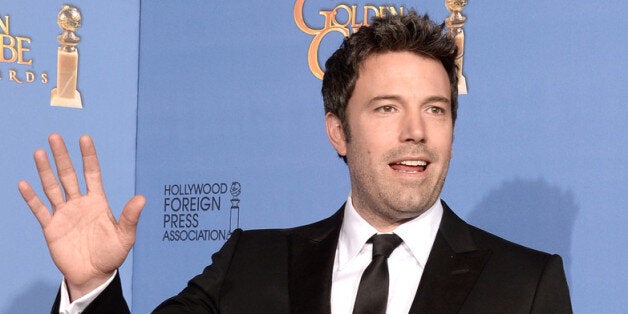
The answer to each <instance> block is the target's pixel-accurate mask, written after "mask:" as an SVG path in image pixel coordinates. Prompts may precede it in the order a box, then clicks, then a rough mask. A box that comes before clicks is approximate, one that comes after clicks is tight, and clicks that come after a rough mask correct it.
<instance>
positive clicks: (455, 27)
mask: <svg viewBox="0 0 628 314" xmlns="http://www.w3.org/2000/svg"><path fill="white" fill-rule="evenodd" d="M466 5H467V0H445V6H446V7H447V10H449V12H451V15H449V17H448V18H447V19H445V24H447V27H448V28H449V34H450V35H451V36H453V37H454V38H455V40H456V45H457V46H458V56H457V57H456V65H457V66H458V94H466V93H467V79H466V78H465V77H464V74H462V60H463V57H464V30H463V29H462V26H464V23H465V22H466V20H467V18H466V17H465V16H464V15H462V9H464V7H465V6H466Z"/></svg>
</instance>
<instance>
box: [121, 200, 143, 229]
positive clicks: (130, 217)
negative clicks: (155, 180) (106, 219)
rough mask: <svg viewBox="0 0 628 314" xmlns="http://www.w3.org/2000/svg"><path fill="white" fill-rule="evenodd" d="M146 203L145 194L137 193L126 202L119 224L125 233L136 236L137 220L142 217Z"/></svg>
mask: <svg viewBox="0 0 628 314" xmlns="http://www.w3.org/2000/svg"><path fill="white" fill-rule="evenodd" d="M145 204H146V198H144V196H142V195H135V196H134V197H133V198H131V199H130V200H129V201H128V202H127V203H126V205H125V206H124V209H122V214H121V215H120V220H119V221H118V225H119V226H120V228H121V229H122V231H123V232H124V233H125V234H127V235H129V236H131V237H132V238H135V230H136V229H137V222H138V221H139V219H140V214H141V212H142V208H144V205H145Z"/></svg>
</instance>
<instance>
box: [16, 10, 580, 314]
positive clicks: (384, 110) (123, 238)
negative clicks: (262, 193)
mask: <svg viewBox="0 0 628 314" xmlns="http://www.w3.org/2000/svg"><path fill="white" fill-rule="evenodd" d="M456 54H457V50H456V46H455V43H454V41H453V39H452V38H450V37H448V36H447V35H446V33H445V30H444V29H443V27H442V26H439V25H436V24H434V23H433V22H431V21H430V20H429V19H428V18H427V17H426V16H418V15H417V14H415V13H413V12H411V13H409V14H407V15H404V16H393V15H391V16H386V17H383V18H378V19H375V20H374V21H373V23H372V24H371V26H369V27H363V28H361V29H360V30H359V31H358V32H356V33H355V34H353V35H352V36H350V37H349V38H347V39H345V41H344V42H343V44H342V46H341V47H340V48H339V49H338V50H337V51H336V52H335V53H334V54H333V55H332V57H331V58H330V59H329V60H328V61H327V63H326V73H325V77H324V79H323V88H322V92H323V98H324V103H325V111H326V116H325V118H326V119H325V121H326V129H327V134H328V137H329V140H330V142H331V144H332V145H333V146H334V148H335V149H336V151H337V152H338V154H339V156H341V157H342V158H343V159H344V160H345V162H346V163H347V165H348V168H349V174H350V178H351V193H350V196H349V198H348V200H347V202H346V203H345V204H344V205H343V206H342V207H341V208H340V210H339V211H338V212H336V213H335V214H334V215H333V216H332V217H330V218H327V219H325V220H323V221H320V222H317V223H314V224H311V225H307V226H302V227H297V228H293V229H283V230H254V231H241V230H236V231H235V232H234V233H233V234H232V235H231V237H230V239H229V240H228V241H227V243H226V244H225V245H224V246H223V248H222V249H221V250H220V251H219V252H217V253H216V254H214V256H213V257H212V264H211V265H210V266H208V267H207V268H206V269H205V270H204V272H203V273H202V274H200V275H198V276H197V277H195V278H193V279H192V280H190V282H189V284H188V287H187V288H185V289H184V290H183V291H182V292H181V293H180V294H179V295H177V296H175V297H173V298H171V299H168V300H166V301H165V302H164V303H162V304H161V305H160V306H159V307H158V308H157V309H156V310H155V312H156V313H330V312H333V313H350V312H354V313H371V312H376V311H375V308H379V310H378V311H377V312H378V313H385V312H386V313H406V312H411V313H530V312H532V313H569V312H571V304H570V300H569V292H568V289H567V284H566V281H565V276H564V271H563V268H562V261H561V259H560V257H559V256H557V255H549V254H546V253H542V252H538V251H534V250H531V249H528V248H524V247H522V246H519V245H516V244H513V243H510V242H508V241H506V240H503V239H500V238H498V237H496V236H494V235H491V234H489V233H486V232H484V231H482V230H479V229H477V228H475V227H472V226H470V225H468V224H466V223H465V222H463V221H462V220H461V219H460V218H458V217H457V216H456V215H455V214H454V213H453V212H452V211H451V209H449V207H448V206H447V205H446V204H445V203H444V202H443V201H441V200H440V198H439V196H440V192H441V189H442V186H443V184H444V181H445V177H446V174H447V170H448V167H449V160H450V158H451V156H452V151H451V148H452V141H453V129H454V123H455V119H456V109H457V76H456V66H455V63H454V61H455V57H456ZM50 146H51V149H52V152H53V155H54V157H55V162H56V164H57V169H58V176H59V180H60V181H61V184H62V186H63V189H62V188H61V187H59V185H58V184H57V183H56V180H55V177H54V174H53V173H52V170H51V167H50V165H49V162H48V160H47V157H46V155H45V153H44V152H43V151H36V152H35V161H36V164H37V168H38V171H39V174H40V177H41V180H42V184H43V186H44V190H45V192H46V195H47V197H48V199H49V200H50V202H51V204H52V207H53V209H54V215H51V214H50V212H49V211H48V209H47V208H46V207H45V206H44V205H43V203H42V202H41V201H40V200H39V198H38V197H37V196H36V195H35V193H34V192H33V190H32V188H31V187H30V186H29V185H28V183H26V182H20V184H19V190H20V192H21V193H22V195H23V197H24V199H25V201H26V202H27V203H28V205H29V206H30V207H31V209H32V210H33V212H34V214H35V216H36V217H37V219H38V220H39V222H40V223H41V225H42V228H43V230H44V234H45V237H46V241H47V242H48V246H49V248H50V251H51V254H52V257H53V259H54V261H55V263H56V264H57V266H58V267H59V269H60V270H61V272H62V273H63V274H64V276H65V281H64V284H63V286H62V289H61V293H60V295H59V296H58V298H57V302H55V307H54V308H53V312H56V311H58V309H59V307H62V308H65V309H70V310H74V311H80V310H84V311H83V313H125V312H128V308H127V306H126V303H125V301H124V298H123V296H122V290H121V288H120V281H119V277H118V276H117V273H116V269H117V267H119V266H120V265H121V264H122V262H123V261H124V258H125V257H126V255H127V254H128V252H129V250H130V248H131V246H132V245H133V242H134V241H135V226H136V224H137V221H138V219H139V213H140V211H141V208H142V207H143V205H144V203H145V200H144V198H143V197H141V196H135V197H134V198H132V199H131V200H130V201H129V203H128V204H127V206H125V208H124V210H123V212H122V215H121V217H120V220H119V221H118V222H116V221H115V219H114V218H113V216H112V215H111V211H110V210H109V207H108V205H107V202H106V199H105V196H104V193H103V191H102V186H101V179H100V170H99V167H98V162H97V158H96V153H95V149H94V146H93V143H92V142H91V139H90V138H89V137H82V138H81V140H80V146H81V152H82V155H83V163H84V169H85V181H86V184H87V187H88V192H87V193H86V194H85V195H81V193H80V191H79V188H78V183H77V179H76V174H75V172H74V170H73V168H72V166H71V162H70V159H69V157H68V154H67V150H66V148H65V144H64V143H63V140H62V139H61V137H60V136H59V135H56V134H53V135H51V137H50ZM63 191H65V199H64V195H63ZM374 234H388V235H390V236H388V237H387V236H383V238H394V239H397V240H394V242H395V244H394V245H392V246H391V249H390V250H389V252H388V253H377V252H379V251H380V248H381V244H378V243H380V242H379V241H380V240H377V238H380V239H381V238H382V237H379V236H374ZM378 247H380V248H378ZM77 248H78V249H77ZM390 252H392V253H390ZM382 254H384V255H386V256H385V258H384V261H385V262H384V263H383V264H382V263H379V264H378V263H376V262H375V261H376V259H379V258H380V257H381V255H382ZM378 255H379V256H378ZM371 257H372V260H373V261H371ZM375 264H377V265H378V266H375ZM382 265H387V266H383V267H384V268H383V269H384V272H383V273H379V274H380V275H381V274H384V275H383V276H384V277H376V278H383V279H381V280H380V279H376V280H375V281H374V282H375V283H376V284H375V285H373V284H370V286H369V285H367V284H365V283H366V282H372V281H369V280H370V279H367V277H369V276H370V274H371V273H372V272H373V269H375V268H378V267H380V268H381V267H382ZM377 280H380V281H377ZM380 283H381V284H380ZM365 291H369V292H365ZM364 293H369V294H364ZM381 296H383V298H382V299H381V300H383V301H382V302H381V303H383V304H376V303H373V305H370V304H369V302H372V301H373V300H374V299H378V298H381ZM356 300H360V301H356ZM70 301H71V302H72V303H70ZM365 304H369V306H367V308H366V309H360V308H362V307H364V305H365Z"/></svg>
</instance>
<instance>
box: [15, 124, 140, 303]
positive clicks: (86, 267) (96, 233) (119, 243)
mask: <svg viewBox="0 0 628 314" xmlns="http://www.w3.org/2000/svg"><path fill="white" fill-rule="evenodd" d="M48 141H49V143H50V149H51V150H52V155H53V156H54V161H55V164H56V167H57V174H58V177H59V181H60V182H61V186H60V185H59V182H57V179H56V178H55V174H54V172H53V170H52V167H51V166H50V162H49V161H48V157H47V155H46V152H45V151H43V150H41V149H39V150H37V151H35V153H34V158H35V164H36V166H37V172H38V173H39V178H40V179H41V184H42V187H43V190H44V193H45V194H46V197H47V198H48V200H49V201H50V205H51V207H52V213H51V211H50V210H49V209H48V207H47V206H46V205H45V204H44V203H43V202H42V201H41V200H40V198H39V197H38V196H37V194H36V193H35V192H34V191H33V188H32V187H31V186H30V184H29V183H28V182H26V181H24V180H22V181H20V182H19V184H18V189H19V191H20V193H21V194H22V197H23V198H24V201H26V203H27V204H28V206H29V207H30V209H31V210H32V211H33V214H34V215H35V217H36V218H37V220H38V221H39V223H40V224H41V228H42V230H43V232H44V236H45V238H46V243H47V244H48V249H49V250H50V254H51V256H52V259H53V261H54V263H55V264H56V265H57V267H58V268H59V270H60V271H61V272H62V273H63V275H64V276H65V280H66V284H67V286H68V290H69V292H70V298H71V300H75V299H77V298H79V297H81V296H83V295H85V294H86V293H88V292H90V291H91V290H93V289H94V288H96V287H98V286H99V285H100V284H102V283H104V282H105V281H106V280H107V279H108V278H109V277H111V275H112V274H113V272H114V271H115V270H116V269H117V268H118V267H120V265H122V263H123V262H124V260H125V259H126V256H127V255H128V253H129V251H130V250H131V247H132V246H133V243H135V230H136V227H137V222H138V219H139V216H140V212H141V211H142V208H143V207H144V204H145V203H146V200H145V199H144V197H143V196H141V195H136V196H134V197H133V198H131V200H129V202H128V203H127V204H126V205H125V207H124V209H123V210H122V214H121V215H120V219H119V221H116V219H115V217H114V216H113V214H112V213H111V209H110V207H109V204H108V202H107V198H106V196H105V192H104V189H103V185H102V176H101V173H100V166H99V165H98V156H97V155H96V149H95V148H94V143H93V142H92V139H91V138H90V137H89V136H87V135H84V136H82V137H81V138H80V140H79V144H80V148H81V155H82V157H83V173H84V176H85V185H86V187H87V191H86V193H85V194H82V193H81V191H80V188H79V184H78V179H77V175H76V172H75V171H74V167H73V166H72V161H71V160H70V156H69V155H68V151H67V149H66V146H65V143H64V142H63V138H61V136H60V135H59V134H56V133H55V134H52V135H50V137H49V138H48Z"/></svg>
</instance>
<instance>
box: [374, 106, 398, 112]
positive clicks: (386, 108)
mask: <svg viewBox="0 0 628 314" xmlns="http://www.w3.org/2000/svg"><path fill="white" fill-rule="evenodd" d="M375 110H376V111H377V112H384V113H387V112H394V111H395V107H393V106H390V105H386V106H381V107H377V109H375Z"/></svg>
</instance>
